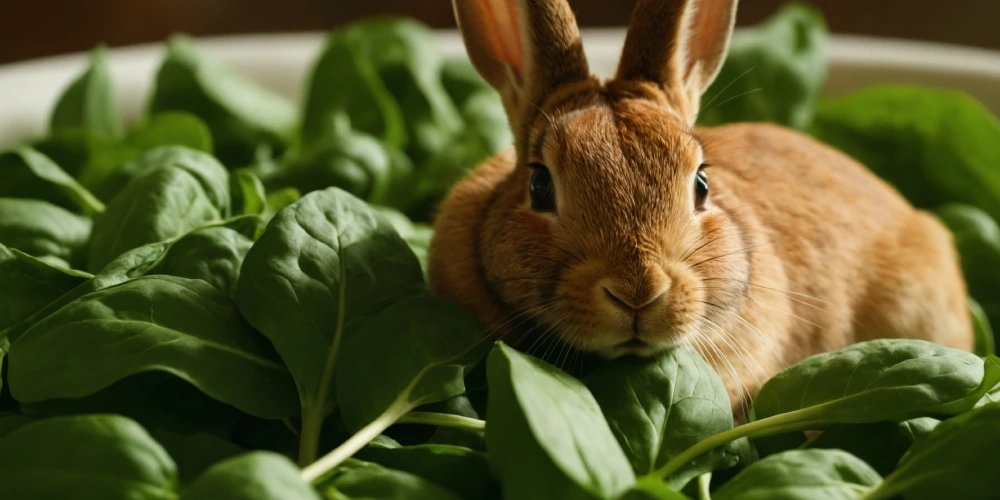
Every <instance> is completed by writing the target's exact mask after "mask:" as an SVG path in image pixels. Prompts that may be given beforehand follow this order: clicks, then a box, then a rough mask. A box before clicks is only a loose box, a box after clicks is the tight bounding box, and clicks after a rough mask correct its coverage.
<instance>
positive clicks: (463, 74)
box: [441, 57, 493, 108]
mask: <svg viewBox="0 0 1000 500" xmlns="http://www.w3.org/2000/svg"><path fill="white" fill-rule="evenodd" d="M441 84H442V85H443V86H444V90H445V92H448V96H449V97H451V100H452V102H454V103H455V106H456V107H458V108H461V107H462V106H463V105H464V104H465V103H466V101H468V100H469V98H470V97H472V96H473V95H476V94H478V93H480V92H490V91H492V90H493V89H491V88H490V86H489V84H487V83H486V80H483V77H481V76H479V73H477V72H476V67H475V66H473V65H472V62H470V61H469V60H468V59H466V58H464V57H463V58H456V59H446V60H445V61H444V64H442V65H441Z"/></svg>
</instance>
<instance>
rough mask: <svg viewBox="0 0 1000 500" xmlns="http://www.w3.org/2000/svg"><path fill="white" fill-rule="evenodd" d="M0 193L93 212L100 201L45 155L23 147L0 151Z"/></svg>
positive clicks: (8, 196) (77, 210)
mask: <svg viewBox="0 0 1000 500" xmlns="http://www.w3.org/2000/svg"><path fill="white" fill-rule="evenodd" d="M0 174H2V175H3V179H4V181H3V183H0V197H6V198H34V199H39V200H45V201H47V202H49V203H52V204H53V205H58V206H60V207H62V208H65V209H67V210H70V211H74V212H81V213H84V214H88V215H93V214H96V213H100V212H103V211H104V204H103V203H101V201H100V200H98V199H97V198H96V197H94V195H92V194H90V191H87V190H86V189H85V188H84V187H83V186H81V185H80V184H78V183H77V182H76V180H74V179H73V178H72V177H70V176H69V174H67V173H66V172H64V171H63V170H62V169H60V168H59V166H58V165H56V164H55V163H53V162H52V160H50V159H49V158H48V157H46V156H45V155H43V154H41V153H39V152H38V151H35V150H34V149H31V148H27V147H19V148H17V149H15V150H12V151H8V152H5V153H0Z"/></svg>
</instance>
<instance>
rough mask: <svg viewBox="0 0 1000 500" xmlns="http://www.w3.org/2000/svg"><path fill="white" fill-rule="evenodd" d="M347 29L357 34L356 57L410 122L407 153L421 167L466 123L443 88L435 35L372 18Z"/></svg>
mask: <svg viewBox="0 0 1000 500" xmlns="http://www.w3.org/2000/svg"><path fill="white" fill-rule="evenodd" d="M343 29H345V30H350V31H353V32H355V33H356V35H355V36H357V39H358V40H359V44H358V51H357V54H358V55H359V56H360V57H361V58H364V59H366V60H367V61H369V62H370V64H371V65H372V66H373V67H374V68H375V70H376V72H377V73H378V76H379V77H380V78H381V80H382V84H383V85H384V86H385V89H386V90H388V92H389V94H391V95H392V97H393V98H395V100H396V102H397V103H398V105H399V109H400V110H401V112H402V115H403V116H405V117H406V120H405V121H404V125H405V127H406V132H407V135H408V138H409V140H408V142H407V144H406V152H407V154H409V155H410V157H411V158H413V161H414V162H417V163H419V162H422V161H423V160H425V159H426V158H428V157H430V156H431V155H432V154H434V153H435V152H437V151H440V150H441V149H442V148H444V147H445V146H446V145H447V144H448V143H449V141H450V140H451V138H452V136H454V135H456V134H457V133H459V132H460V131H461V129H462V120H461V117H460V116H459V114H458V111H457V110H456V109H455V106H454V104H452V102H451V99H450V98H449V96H448V94H447V92H445V90H444V86H443V85H442V84H441V67H442V65H443V64H444V58H443V56H442V54H441V50H440V49H439V48H438V46H437V44H436V43H435V42H434V38H433V35H432V34H431V32H430V30H429V29H427V27H426V26H424V25H422V24H420V23H419V22H416V21H413V20H410V19H402V18H381V19H369V20H365V21H360V22H356V23H354V24H352V25H351V26H348V27H345V28H343ZM333 88H336V87H331V89H333ZM353 121H354V119H353V117H352V122H353Z"/></svg>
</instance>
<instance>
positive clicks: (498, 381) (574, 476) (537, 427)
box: [486, 342, 635, 499]
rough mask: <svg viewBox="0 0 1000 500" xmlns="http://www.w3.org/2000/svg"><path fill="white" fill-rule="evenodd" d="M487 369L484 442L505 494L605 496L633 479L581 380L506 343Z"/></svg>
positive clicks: (498, 348) (496, 349)
mask: <svg viewBox="0 0 1000 500" xmlns="http://www.w3.org/2000/svg"><path fill="white" fill-rule="evenodd" d="M487 372H488V376H489V384H490V395H489V406H488V410H487V415H486V447H487V449H488V450H489V457H490V463H491V464H492V466H493V470H494V471H495V472H496V474H497V476H498V477H499V479H500V482H501V484H502V485H503V489H504V495H505V496H506V497H507V498H525V499H529V498H567V499H571V498H607V497H612V496H615V495H617V494H619V493H622V492H623V491H624V490H625V489H627V488H628V487H629V486H631V485H632V483H634V482H635V475H634V474H633V472H632V468H631V467H630V466H629V461H628V459H627V458H626V457H625V454H624V453H623V452H622V450H621V448H620V447H619V446H618V442H617V441H616V440H615V436H614V434H613V433H612V431H611V429H610V427H609V426H608V423H607V422H606V421H605V420H604V416H603V415H602V414H601V408H600V406H598V404H597V401H595V400H594V397H593V396H592V395H591V394H590V391H588V390H587V387H586V386H584V385H583V383H581V382H580V381H578V380H576V379H575V378H573V377H570V376H569V375H566V374H565V373H563V372H561V371H559V370H558V369H556V368H555V367H554V366H551V365H549V364H547V363H545V362H543V361H541V360H538V359H536V358H533V357H531V356H528V355H525V354H521V353H519V352H517V351H515V350H514V349H511V348H510V347H507V346H506V345H504V344H503V343H502V342H497V344H496V347H494V348H493V351H492V352H491V353H490V355H489V358H488V360H487Z"/></svg>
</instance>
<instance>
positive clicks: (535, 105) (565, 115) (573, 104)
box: [429, 0, 973, 421]
mask: <svg viewBox="0 0 1000 500" xmlns="http://www.w3.org/2000/svg"><path fill="white" fill-rule="evenodd" d="M454 8H455V14H456V17H457V19H458V24H459V27H460V28H461V31H462V35H463V38H464V40H465V45H466V48H467V50H468V53H469V56H470V57H471V59H472V62H473V64H474V65H475V67H476V69H477V70H478V71H479V73H480V74H481V75H482V76H483V77H484V78H485V79H486V81H487V82H489V83H490V85H492V86H493V88H495V89H496V90H497V91H498V92H499V93H500V95H501V97H502V98H503V102H504V106H505V108H506V112H507V115H508V117H509V120H510V124H511V128H512V130H513V133H514V137H515V147H514V148H513V150H511V151H507V152H504V153H501V154H499V155H497V156H495V157H494V158H492V159H490V160H488V161H487V162H486V163H484V164H482V165H480V166H479V167H478V168H476V170H475V171H474V172H472V173H471V174H470V175H469V176H468V177H466V178H465V179H464V180H462V181H461V182H460V183H458V184H457V185H456V186H455V187H454V188H453V190H452V191H451V193H450V194H449V195H448V197H447V199H446V200H445V201H444V202H443V204H442V205H441V208H440V214H439V216H438V219H437V223H436V232H435V236H434V240H433V242H432V244H431V248H430V257H429V259H430V264H429V265H430V283H431V289H432V291H433V293H434V294H436V295H438V296H440V297H444V298H447V299H450V300H453V301H455V302H457V303H459V304H461V305H463V306H464V307H466V308H468V309H470V310H471V311H473V312H475V313H476V314H477V315H478V317H479V319H480V320H481V321H482V323H483V324H484V325H485V326H486V327H487V328H488V329H489V331H490V332H491V333H492V334H495V335H497V336H498V337H500V336H507V338H515V339H519V340H520V341H524V340H526V337H527V340H529V341H533V340H532V338H534V339H535V340H537V339H538V338H540V336H543V335H555V336H558V338H560V339H561V340H562V341H563V342H565V343H568V344H569V345H572V346H574V347H576V348H577V349H580V350H583V351H588V352H594V353H597V354H599V355H602V356H605V357H609V358H612V357H616V356H621V355H625V354H636V355H651V354H654V353H656V352H658V351H660V350H663V349H665V348H668V347H670V346H673V345H677V344H689V345H691V346H692V347H693V348H695V349H696V350H697V351H698V352H699V353H700V354H701V355H702V356H703V357H704V358H705V359H706V360H707V361H709V362H710V363H711V364H712V365H713V366H714V367H715V368H716V370H717V371H718V372H719V374H720V375H721V376H722V378H723V380H724V382H725V384H726V387H727V389H728V391H729V393H730V397H731V399H732V402H733V409H734V414H735V415H736V418H737V420H738V421H740V420H742V418H743V416H744V415H743V414H742V412H741V411H740V409H741V408H743V407H744V405H746V404H748V403H749V398H752V397H753V395H754V394H755V393H756V391H757V390H758V389H759V388H760V386H761V384H762V383H763V382H764V381H766V380H767V379H768V378H769V377H771V376H773V375H774V374H775V373H776V372H777V371H779V370H781V369H782V368H783V367H784V366H786V365H788V364H791V363H795V362H797V361H799V360H801V359H803V358H804V357H806V356H809V355H812V354H815V353H818V352H822V351H829V350H835V349H840V348H842V347H845V346H847V345H849V344H851V343H854V342H858V341H862V340H867V339H872V338H876V337H912V338H920V339H926V340H930V341H934V342H939V343H941V344H945V345H948V346H952V347H957V348H961V349H966V350H971V348H972V345H973V340H972V333H971V325H970V319H969V313H968V309H967V304H966V291H965V284H964V282H963V280H962V277H961V271H960V269H959V266H958V261H957V256H956V253H955V250H954V248H953V243H952V239H951V236H950V233H949V232H948V231H947V230H946V229H945V228H944V227H943V226H942V225H941V224H939V223H938V222H937V221H936V219H934V218H933V217H931V216H930V215H928V214H926V213H924V212H921V211H918V210H915V209H914V208H913V207H911V206H910V205H909V204H908V203H907V202H906V200H904V199H903V198H902V197H901V196H900V195H899V194H898V193H897V192H896V191H895V190H894V189H893V188H892V187H890V186H889V185H887V184H886V183H885V182H883V181H882V180H880V179H878V178H877V177H876V176H875V175H873V174H872V173H871V172H869V171H868V170H867V169H866V168H865V167H864V166H862V165H860V164H858V163H857V162H855V161H854V160H852V159H851V158H849V157H847V156H846V155H844V154H842V153H840V152H838V151H835V150H834V149H832V148H830V147H827V146H825V145H823V144H821V143H819V142H817V141H815V140H813V139H811V138H809V137H807V136H805V135H803V134H800V133H797V132H795V131H792V130H787V129H785V128H781V127H778V126H773V125H765V124H737V125H728V126H724V127H717V128H695V126H694V123H695V119H696V118H697V115H698V111H699V100H700V96H701V94H702V93H703V92H704V91H705V89H706V88H708V86H709V84H710V83H712V80H713V79H714V78H715V76H716V74H717V73H718V70H719V67H720V65H721V64H722V62H723V60H724V58H725V55H726V51H727V49H728V44H729V39H730V35H731V33H732V28H733V20H734V17H735V12H736V0H700V1H699V0H686V1H685V0H639V2H638V5H637V7H636V10H635V12H634V14H633V17H632V22H631V25H630V27H629V30H628V35H627V38H626V40H625V47H624V51H623V55H622V60H621V62H620V64H619V66H618V71H617V74H616V75H615V77H614V78H613V79H611V80H609V81H601V80H599V79H598V78H596V77H594V76H592V75H591V74H590V72H589V69H588V66H587V61H586V59H585V57H584V53H583V48H582V44H581V41H580V34H579V32H578V30H577V27H576V21H575V19H574V17H573V14H572V11H571V10H570V7H569V5H568V4H567V3H566V1H565V0H454ZM525 325H531V326H530V327H527V326H525ZM523 345H527V344H523Z"/></svg>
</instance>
